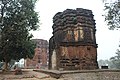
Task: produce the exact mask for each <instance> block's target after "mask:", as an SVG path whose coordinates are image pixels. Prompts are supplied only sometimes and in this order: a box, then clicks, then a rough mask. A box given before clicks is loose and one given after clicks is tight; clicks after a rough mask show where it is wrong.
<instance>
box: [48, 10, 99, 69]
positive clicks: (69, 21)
mask: <svg viewBox="0 0 120 80" xmlns="http://www.w3.org/2000/svg"><path fill="white" fill-rule="evenodd" d="M93 16H94V15H93V14H92V11H91V10H87V9H82V8H77V9H76V10H73V9H66V10H65V11H63V12H58V13H57V14H56V15H55V16H54V17H53V26H52V28H53V36H52V37H51V38H50V40H49V69H57V70H59V69H63V70H82V69H88V70H89V69H97V68H98V64H97V44H96V37H95V32H96V27H95V20H94V19H93Z"/></svg>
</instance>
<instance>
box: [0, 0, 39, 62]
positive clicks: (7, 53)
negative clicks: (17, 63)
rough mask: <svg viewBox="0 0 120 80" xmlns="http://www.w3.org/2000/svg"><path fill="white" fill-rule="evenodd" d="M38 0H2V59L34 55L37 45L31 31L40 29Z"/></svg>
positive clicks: (7, 60)
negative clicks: (37, 8) (35, 9)
mask: <svg viewBox="0 0 120 80" xmlns="http://www.w3.org/2000/svg"><path fill="white" fill-rule="evenodd" d="M36 1H37V0H0V60H1V61H4V62H7V63H8V62H10V60H11V59H14V60H19V59H21V58H27V57H30V58H31V57H32V56H33V54H34V48H35V45H34V44H33V42H32V41H31V38H32V37H33V36H32V34H30V33H29V31H31V30H37V29H38V27H39V26H38V22H39V20H38V13H37V12H35V11H34V8H35V3H36Z"/></svg>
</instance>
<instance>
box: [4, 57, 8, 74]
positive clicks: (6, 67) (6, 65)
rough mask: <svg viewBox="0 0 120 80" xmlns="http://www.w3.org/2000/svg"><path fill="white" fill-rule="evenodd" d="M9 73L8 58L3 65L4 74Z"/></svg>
mask: <svg viewBox="0 0 120 80" xmlns="http://www.w3.org/2000/svg"><path fill="white" fill-rule="evenodd" d="M7 71H8V61H7V58H5V62H4V65H3V72H7Z"/></svg>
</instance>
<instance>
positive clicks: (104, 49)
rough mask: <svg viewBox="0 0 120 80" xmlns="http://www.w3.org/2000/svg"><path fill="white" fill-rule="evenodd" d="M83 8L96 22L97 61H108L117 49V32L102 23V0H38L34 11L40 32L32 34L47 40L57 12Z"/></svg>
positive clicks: (50, 34)
mask: <svg viewBox="0 0 120 80" xmlns="http://www.w3.org/2000/svg"><path fill="white" fill-rule="evenodd" d="M76 8H84V9H90V10H92V11H93V14H94V19H95V20H96V29H97V31H96V40H97V44H98V49H97V52H98V60H100V59H109V58H110V57H112V56H114V55H115V52H116V49H117V48H118V46H119V45H118V44H119V40H120V39H119V38H120V36H119V35H118V33H119V31H111V30H108V27H107V26H106V24H105V22H104V17H103V16H102V15H103V14H104V11H103V8H104V7H103V3H102V0H38V2H37V4H36V11H37V12H39V16H40V30H38V31H35V32H32V33H33V35H34V38H35V39H45V40H49V38H50V37H51V36H52V24H53V22H52V18H53V16H54V15H55V14H56V13H57V12H62V11H64V10H66V9H76Z"/></svg>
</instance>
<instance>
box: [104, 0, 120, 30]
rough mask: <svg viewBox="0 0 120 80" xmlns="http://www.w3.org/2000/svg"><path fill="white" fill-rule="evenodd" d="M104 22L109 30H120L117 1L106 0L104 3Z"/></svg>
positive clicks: (119, 7)
mask: <svg viewBox="0 0 120 80" xmlns="http://www.w3.org/2000/svg"><path fill="white" fill-rule="evenodd" d="M104 3H105V11H106V13H105V15H104V16H105V21H106V22H107V25H108V26H109V29H110V30H114V29H119V28H120V1H119V0H111V1H110V0H107V1H105V0H104Z"/></svg>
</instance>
